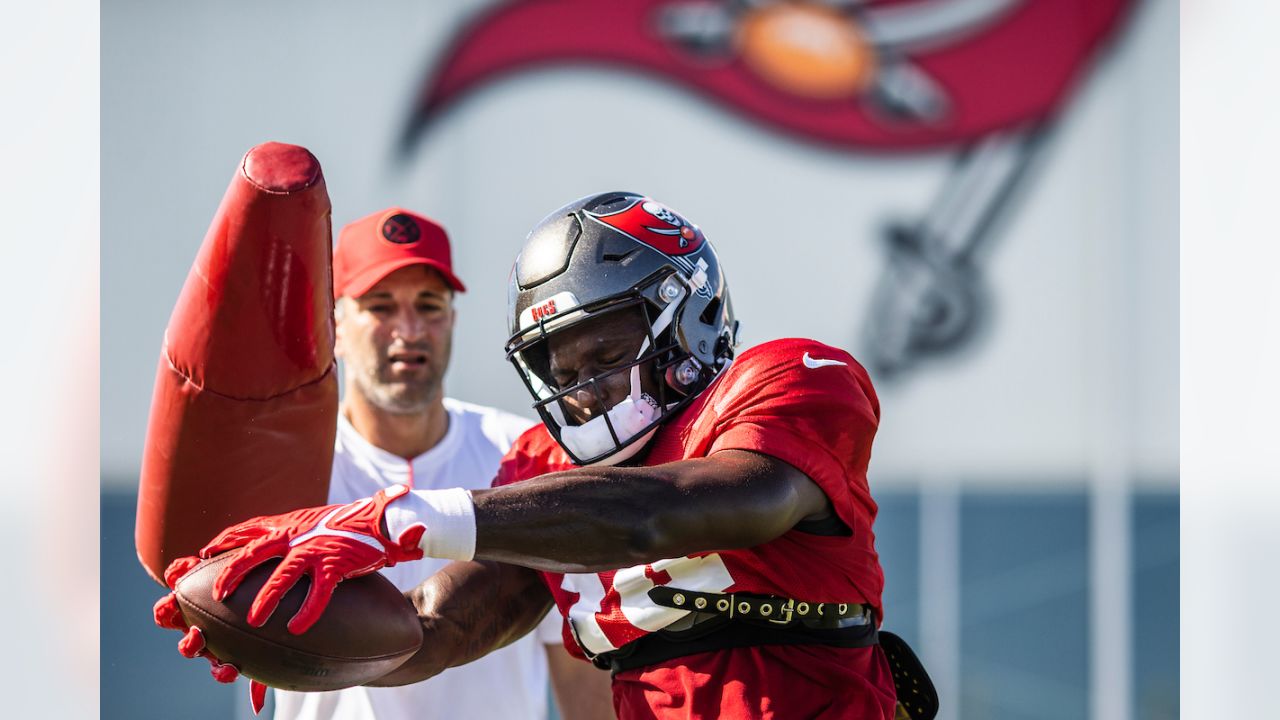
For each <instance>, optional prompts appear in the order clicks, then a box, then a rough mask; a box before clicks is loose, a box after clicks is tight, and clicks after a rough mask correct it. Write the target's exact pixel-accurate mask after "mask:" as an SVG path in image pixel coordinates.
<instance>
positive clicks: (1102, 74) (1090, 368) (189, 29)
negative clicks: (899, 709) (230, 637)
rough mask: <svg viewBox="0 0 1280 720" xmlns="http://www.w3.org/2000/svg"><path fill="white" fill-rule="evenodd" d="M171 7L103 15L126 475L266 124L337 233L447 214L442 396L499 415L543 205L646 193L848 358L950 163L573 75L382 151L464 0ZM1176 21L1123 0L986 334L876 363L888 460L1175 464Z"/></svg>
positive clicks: (115, 332)
mask: <svg viewBox="0 0 1280 720" xmlns="http://www.w3.org/2000/svg"><path fill="white" fill-rule="evenodd" d="M179 5H180V4H177V3H163V2H158V1H157V0H148V1H147V2H132V3H115V4H111V5H107V6H105V7H104V8H103V14H102V218H103V227H102V314H103V317H102V351H103V352H102V413H103V423H102V471H103V474H104V476H105V477H107V478H113V479H115V480H116V481H119V482H120V483H123V484H125V485H126V486H127V485H128V484H130V483H132V482H135V478H136V472H137V465H138V461H139V457H140V450H141V444H142V438H143V433H144V430H145V423H146V415H147V408H148V404H149V400H150V392H151V383H152V380H153V377H154V370H155V362H156V357H157V353H158V352H159V348H160V340H161V333H162V332H163V329H164V326H165V323H166V321H167V319H168V314H169V311H170V309H171V308H172V304H173V301H174V299H175V298H176V296H177V293H178V290H179V288H180V287H181V285H182V282H183V279H184V278H185V275H186V272H187V268H188V267H189V265H190V263H191V260H192V259H193V257H194V255H195V252H196V248H197V247H198V244H199V242H200V240H201V238H202V237H203V234H204V231H205V228H206V227H207V224H208V222H209V220H210V218H211V216H212V214H213V212H214V210H215V208H216V207H217V205H218V201H219V200H220V199H221V196H222V192H223V191H224V189H225V188H226V184H227V182H228V181H229V180H230V178H231V175H232V172H233V170H234V168H235V165H236V162H237V161H238V159H239V158H240V156H241V155H242V154H243V153H244V151H245V150H247V149H248V148H249V147H251V146H252V145H254V144H256V143H258V142H262V141H265V140H282V141H287V142H293V143H298V144H302V145H305V146H307V147H308V148H310V149H311V150H312V152H314V153H315V154H316V156H317V157H319V158H320V161H321V163H322V164H323V166H324V169H325V176H326V179H327V182H328V187H329V193H330V196H331V198H332V200H333V207H334V216H333V217H334V224H335V227H336V226H340V225H341V224H343V223H345V222H348V221H350V220H352V219H354V218H356V217H359V216H361V215H363V214H366V213H368V212H371V211H373V210H375V209H377V208H379V207H383V206H386V205H389V204H392V203H401V204H404V205H407V206H409V207H412V208H415V209H420V210H422V211H423V212H426V213H427V214H430V215H433V216H435V217H437V218H439V219H440V220H442V221H443V222H444V223H445V225H446V227H448V229H449V231H450V233H451V235H452V238H453V242H454V249H455V257H456V263H457V266H458V271H459V274H460V275H461V276H462V277H463V279H464V280H465V281H466V282H467V284H468V286H469V288H470V292H469V293H467V294H466V295H464V296H462V297H461V299H460V300H459V303H458V307H459V313H460V316H461V318H460V323H461V325H460V327H459V334H458V336H457V338H456V339H455V350H454V369H453V370H452V371H451V373H450V375H449V378H448V390H449V392H450V394H452V395H454V396H457V397H461V398H465V399H468V400H472V401H476V402H481V403H487V404H492V405H498V406H501V407H505V408H508V409H512V410H522V409H527V407H528V403H527V400H526V398H525V395H524V391H523V389H522V387H521V386H520V384H519V382H518V380H517V378H516V376H515V374H514V372H513V371H512V370H511V369H510V368H509V366H508V365H507V364H506V363H505V361H504V360H503V356H502V352H501V347H502V343H503V341H504V340H505V331H504V321H505V302H506V293H505V283H506V278H507V271H508V270H509V267H510V262H511V260H512V259H513V258H514V256H515V253H516V250H517V249H518V248H519V246H520V244H521V241H522V239H523V237H524V233H525V232H526V231H527V230H528V228H529V227H530V226H531V225H532V224H533V223H534V222H536V221H537V220H538V219H539V218H541V217H542V216H543V215H544V214H545V213H546V212H547V211H549V210H551V209H553V208H554V207H557V206H558V205H560V204H561V203H563V202H566V201H568V200H569V199H572V198H574V197H577V196H579V195H583V194H586V193H588V192H593V191H596V190H602V189H634V190H639V191H641V192H645V193H648V194H651V195H653V196H655V197H658V198H660V199H662V200H663V201H665V202H667V203H669V204H671V205H672V206H674V207H676V208H679V209H681V210H682V211H683V212H684V213H686V214H687V215H689V216H690V217H691V218H692V219H693V220H694V221H695V222H697V223H698V224H700V225H701V226H702V227H703V229H704V230H705V231H706V232H707V234H708V236H709V237H710V238H711V240H712V241H713V242H714V243H715V244H716V246H717V249H718V250H719V251H720V253H721V257H722V259H723V260H724V263H725V265H726V267H727V273H728V277H729V279H730V281H731V284H732V288H733V290H734V301H735V305H736V308H737V310H738V313H739V316H740V318H742V319H743V325H744V334H745V339H746V341H747V342H748V343H755V342H759V341H762V340H765V339H769V338H773V337H780V336H787V335H801V336H810V337H814V338H817V339H820V340H823V341H826V342H830V343H833V344H838V345H842V346H845V347H848V348H850V349H851V350H853V351H855V353H856V352H857V349H858V346H857V343H858V341H859V331H860V328H861V326H862V323H863V319H864V315H865V313H866V311H867V303H868V299H869V296H870V292H871V290H872V288H873V286H874V283H875V281H876V280H877V278H878V276H879V274H880V272H881V270H882V267H883V262H884V257H883V253H882V248H881V244H880V241H879V237H878V235H877V228H878V227H879V226H880V225H881V224H882V223H883V222H884V221H886V220H889V219H893V218H897V217H903V216H911V215H914V214H916V213H918V212H920V211H922V210H923V209H924V207H925V206H926V205H927V203H928V201H929V199H930V197H931V195H932V193H933V191H934V190H935V189H936V188H937V186H938V184H939V183H940V182H941V180H942V173H943V170H944V169H945V167H946V166H947V162H948V159H947V157H946V156H945V155H942V154H936V155H925V156H913V157H909V158H902V159H885V158H871V157H867V156H859V155H850V154H839V153H834V152H831V151H828V150H823V149H818V148H816V147H813V146H808V145H803V144H800V143H798V142H795V141H792V140H788V139H783V138H780V137H778V136H776V135H774V134H771V133H770V132H768V131H766V130H764V129H762V128H760V127H758V126H755V125H752V124H750V123H748V122H746V121H744V120H741V119H738V118H735V117H733V116H730V115H729V114H728V113H727V112H725V111H723V110H721V109H719V108H717V107H713V106H712V105H710V104H709V103H706V102H704V101H702V100H700V99H698V98H695V97H693V96H692V95H690V94H688V93H686V92H684V91H682V90H679V89H677V88H675V87H673V86H671V85H667V84H663V83H660V82H657V81H655V80H650V79H642V78H639V77H636V76H632V75H627V74H622V73H618V72H614V71H610V70H605V69H571V70H550V71H539V72H534V73H528V74H524V75H521V76H517V77H513V78H510V79H507V80H503V81H499V82H497V83H495V84H494V85H492V86H490V87H488V88H485V89H483V90H481V91H480V92H479V93H477V94H475V95H474V96H472V97H470V98H469V99H467V100H465V101H464V102H463V103H462V104H461V105H459V106H458V107H456V108H455V109H454V111H452V112H451V113H450V114H449V115H447V116H446V117H445V118H444V119H443V120H442V121H441V122H440V124H439V125H438V126H437V127H436V128H435V130H434V132H433V133H432V134H431V135H429V136H428V137H427V138H426V141H425V142H424V143H423V144H422V145H421V147H419V148H418V151H417V153H416V155H415V156H414V158H413V159H412V161H411V162H410V163H409V164H408V165H407V166H405V168H404V169H403V171H397V170H396V168H395V166H394V165H393V164H392V163H391V157H392V141H393V138H394V136H395V134H396V133H397V132H398V131H399V130H400V126H401V122H402V120H403V117H404V115H405V112H406V108H407V106H408V103H409V101H410V99H411V97H412V94H413V92H414V91H415V90H416V89H417V86H418V83H419V82H420V80H421V78H422V75H423V72H424V70H425V69H426V67H427V63H428V61H429V60H432V59H434V58H435V56H436V53H438V52H439V51H440V47H441V44H442V42H443V40H444V38H446V37H447V36H448V35H449V33H450V32H451V31H452V30H453V29H454V28H455V27H456V25H457V23H459V22H461V20H462V19H463V18H464V17H465V16H466V14H468V13H469V12H471V11H472V10H474V8H475V7H476V6H477V5H478V3H465V4H462V3H452V4H446V3H436V2H432V3H421V2H417V3H413V2H407V1H406V2H387V3H376V4H368V5H361V6H360V7H359V11H358V12H357V10H356V6H343V7H338V6H333V5H331V6H325V7H323V8H317V7H316V6H315V5H314V4H313V3H303V2H296V1H290V2H277V3H234V4H232V3H221V4H217V5H211V4H206V5H198V4H181V7H179ZM1177 22H1178V17H1177V7H1176V6H1175V5H1174V3H1172V2H1170V1H1168V0H1151V2H1148V3H1146V4H1145V5H1144V6H1142V7H1140V8H1139V12H1138V13H1137V14H1136V16H1135V18H1133V22H1132V23H1131V24H1130V27H1129V28H1128V33H1127V35H1126V36H1125V37H1124V38H1123V39H1122V40H1121V42H1120V43H1119V44H1118V46H1117V47H1115V48H1114V52H1112V53H1111V54H1110V55H1109V56H1108V57H1107V58H1106V59H1105V61H1104V62H1103V64H1102V66H1101V67H1100V68H1099V71H1098V72H1096V73H1094V74H1093V76H1092V77H1091V78H1090V79H1089V80H1088V81H1087V82H1086V83H1085V84H1084V86H1083V87H1082V90H1081V92H1080V94H1079V95H1078V97H1077V98H1076V100H1075V102H1074V103H1073V104H1072V105H1071V106H1070V107H1069V109H1068V112H1067V114H1066V115H1065V117H1064V118H1063V121H1062V123H1061V125H1060V127H1059V129H1058V131H1057V132H1056V135H1055V137H1054V138H1053V139H1052V140H1051V144H1050V146H1049V147H1048V148H1047V152H1046V154H1045V157H1044V162H1041V163H1040V164H1039V166H1038V169H1037V170H1036V171H1035V172H1033V173H1032V174H1031V176H1030V178H1029V180H1028V185H1027V187H1026V188H1024V191H1023V192H1022V193H1021V194H1022V196H1023V203H1022V204H1021V205H1019V206H1017V207H1016V208H1015V209H1014V212H1013V213H1012V215H1011V217H1010V218H1009V221H1008V222H1006V223H1004V224H1003V225H1002V226H1001V230H1000V232H999V235H998V237H996V238H995V241H994V242H993V243H992V244H991V245H990V246H989V251H988V252H986V253H985V255H986V258H987V261H986V262H985V263H984V265H985V269H986V273H987V274H986V278H987V281H988V283H989V289H990V292H991V297H992V298H993V299H994V303H993V305H992V307H991V310H992V312H993V317H992V322H991V324H990V327H989V331H988V332H987V333H985V334H984V335H983V336H982V337H981V338H979V340H978V341H977V342H976V343H974V345H973V346H972V347H971V348H970V349H969V350H968V351H967V352H965V353H962V354H961V355H960V356H958V357H957V358H955V359H953V360H950V361H947V362H944V363H931V364H929V365H927V366H925V367H923V368H922V369H921V370H920V371H919V372H916V373H914V374H913V375H911V376H910V377H909V378H908V379H907V380H906V381H905V382H902V383H897V384H893V385H889V384H883V383H882V384H881V385H880V391H881V401H882V405H883V409H884V413H883V414H884V422H883V425H882V430H881V434H880V436H879V438H878V440H877V446H876V451H875V454H874V460H873V466H872V467H873V471H874V472H875V473H876V474H877V476H878V477H881V478H884V479H886V480H890V479H892V480H897V479H905V480H911V479H914V478H917V477H929V476H937V475H939V474H948V475H952V476H958V477H961V478H972V479H977V480H988V481H989V480H992V479H995V480H1007V481H1011V482H1017V483H1019V484H1026V483H1033V482H1044V483H1056V482H1060V481H1067V482H1082V481H1083V480H1084V479H1085V477H1086V475H1088V474H1089V472H1090V469H1091V468H1092V467H1094V466H1095V465H1096V462H1097V458H1098V457H1099V455H1100V454H1108V453H1110V454H1115V453H1120V454H1122V455H1123V456H1124V457H1125V458H1126V466H1127V467H1130V468H1132V470H1133V472H1134V473H1135V474H1137V475H1139V476H1146V477H1155V478H1162V479H1163V480H1164V481H1165V482H1169V481H1176V475H1177V462H1178V460H1177V458H1178V452H1177V451H1178V446H1177V442H1178V440H1177V438H1178V436H1177V417H1178V386H1177V378H1178V360H1177V358H1178V325H1177V312H1178V284H1177V277H1178V256H1177V248H1178V235H1177V225H1176V214H1175V211H1176V208H1177V204H1176V202H1177V187H1178V178H1177V168H1178V164H1177V149H1176V148H1177V144H1176V139H1177V132H1178V128H1177V121H1176V117H1177V115H1176V107H1177V44H1176V38H1177ZM892 480H890V481H892Z"/></svg>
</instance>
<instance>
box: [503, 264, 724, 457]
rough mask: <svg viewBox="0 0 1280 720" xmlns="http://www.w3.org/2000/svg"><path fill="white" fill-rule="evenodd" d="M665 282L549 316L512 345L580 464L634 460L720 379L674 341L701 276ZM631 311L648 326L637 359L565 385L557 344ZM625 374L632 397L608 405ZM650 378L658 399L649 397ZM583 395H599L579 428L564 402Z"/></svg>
mask: <svg viewBox="0 0 1280 720" xmlns="http://www.w3.org/2000/svg"><path fill="white" fill-rule="evenodd" d="M661 280H662V281H661V283H659V281H658V280H656V279H655V280H654V281H653V282H652V283H650V284H648V285H646V286H644V287H640V288H636V289H634V290H633V291H631V292H629V293H625V294H623V295H621V296H614V297H612V298H608V299H607V300H605V301H602V302H599V303H594V304H588V305H583V306H580V307H574V308H571V309H569V310H567V311H565V312H563V313H558V314H554V315H552V316H550V317H543V318H541V319H539V321H538V322H537V324H536V325H535V326H533V327H531V328H529V329H528V330H526V331H525V332H523V333H520V334H518V335H516V336H515V337H513V338H512V339H511V340H510V341H509V342H508V344H507V349H508V351H507V358H508V359H509V360H510V361H511V362H512V364H513V365H515V367H516V371H517V372H519V374H520V377H521V378H522V379H523V380H524V382H525V385H526V387H528V389H529V391H530V393H532V394H533V396H534V400H535V402H534V405H533V407H534V409H535V410H537V412H538V414H539V415H540V416H541V417H542V420H543V422H544V423H545V424H546V426H547V429H548V430H549V431H550V432H551V435H552V436H553V437H554V438H555V439H556V441H557V442H558V443H559V444H560V445H561V446H562V447H563V448H564V449H565V451H566V452H567V453H568V454H569V456H570V458H571V459H572V460H573V461H574V462H575V463H577V464H579V465H616V464H618V463H621V462H623V461H625V460H628V459H630V458H631V457H633V456H635V454H636V453H638V452H640V451H641V450H642V449H643V448H644V447H645V446H646V445H647V444H648V441H649V440H650V439H651V438H652V437H653V435H654V434H655V433H656V432H657V429H658V426H659V425H661V424H662V423H663V422H664V421H666V420H667V419H668V418H670V417H671V416H672V415H673V414H675V413H676V412H678V411H679V410H681V409H683V408H684V406H685V405H687V404H688V403H689V401H691V400H692V399H693V398H694V397H695V396H696V395H697V394H698V392H700V391H701V390H702V389H703V388H704V387H705V386H706V384H707V383H708V382H709V381H710V379H711V377H713V376H714V372H706V369H704V368H703V367H702V365H701V364H700V363H699V362H698V361H697V360H696V359H694V358H693V357H692V356H690V355H689V353H687V352H685V351H684V350H683V349H682V348H681V347H680V344H679V342H678V341H677V340H676V333H675V327H676V323H675V322H674V319H675V318H676V317H678V315H679V313H680V312H681V311H682V310H683V309H684V306H685V303H686V300H687V299H688V297H689V292H690V289H691V288H694V289H696V282H697V281H698V280H697V278H695V279H694V280H692V281H690V280H685V279H684V278H683V277H682V276H681V275H679V274H676V273H672V274H669V275H667V276H666V277H665V278H662V279H661ZM655 286H656V288H655ZM655 290H656V291H655ZM647 295H649V296H653V297H656V298H658V299H659V302H661V301H662V300H665V301H666V302H665V307H662V308H661V309H658V308H657V307H656V306H655V303H654V301H653V300H652V299H651V298H650V297H646V296H647ZM628 312H632V313H636V312H638V313H641V314H642V317H643V324H644V327H645V335H644V337H643V339H642V340H641V343H640V347H639V350H638V351H637V352H636V354H635V356H634V357H633V358H631V359H629V360H628V361H627V362H626V363H624V364H622V365H619V366H617V367H614V368H610V369H608V370H607V371H604V372H602V373H599V374H598V375H595V376H593V377H590V378H588V379H587V380H585V381H583V382H579V383H576V384H574V385H572V386H570V387H565V388H559V387H558V386H557V383H556V381H555V379H554V377H553V376H552V373H551V369H550V365H551V363H550V341H551V339H552V338H553V337H554V336H555V335H556V334H557V333H563V332H566V331H567V330H569V329H570V328H573V327H578V326H580V325H581V324H583V323H587V322H591V323H595V322H610V318H618V317H620V316H621V315H622V314H623V313H628ZM620 373H626V374H627V383H628V387H629V392H628V394H627V396H626V397H625V398H623V399H622V400H621V401H619V402H617V403H616V404H614V405H613V406H612V407H610V406H608V404H607V399H606V396H605V392H604V391H603V390H602V388H601V385H602V384H603V383H605V382H606V381H607V380H608V379H609V378H612V377H613V376H615V375H618V374H620ZM645 376H647V377H648V378H649V380H650V382H649V383H648V385H649V387H651V388H653V389H654V392H655V393H656V395H657V397H654V396H653V395H651V394H649V393H648V392H645V389H644V386H645V383H644V382H643V381H642V378H643V377H645ZM583 390H587V391H589V392H590V395H591V396H592V397H593V398H594V408H593V412H592V413H591V415H592V417H591V418H590V419H589V420H587V421H586V422H584V423H582V424H575V423H574V421H573V420H572V419H571V418H572V416H573V415H572V413H571V412H569V411H568V410H567V409H566V407H565V405H564V403H565V401H566V398H568V397H570V396H573V395H576V394H578V393H581V392H582V391H583Z"/></svg>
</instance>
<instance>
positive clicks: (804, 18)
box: [737, 4, 876, 100]
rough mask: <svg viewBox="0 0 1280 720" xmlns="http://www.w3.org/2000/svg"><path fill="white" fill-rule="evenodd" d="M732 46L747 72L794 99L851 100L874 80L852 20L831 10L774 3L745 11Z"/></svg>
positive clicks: (870, 58) (870, 54)
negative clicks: (735, 44)
mask: <svg viewBox="0 0 1280 720" xmlns="http://www.w3.org/2000/svg"><path fill="white" fill-rule="evenodd" d="M737 41H738V47H739V49H740V51H741V52H742V57H743V59H744V60H745V61H746V63H747V65H748V66H749V67H750V68H751V69H752V70H754V71H755V72H756V73H757V74H759V75H760V76H761V77H763V78H764V79H765V80H766V81H768V82H769V83H771V84H773V85H776V86H778V87H779V88H782V89H783V90H786V91H788V92H791V93H793V94H796V95H801V96H804V97H809V98H814V99H822V100H835V99H839V98H844V97H852V96H854V95H856V94H857V93H859V92H861V91H862V90H864V89H866V87H867V86H868V85H869V84H870V82H871V80H872V78H874V77H875V70H876V57H875V51H874V49H873V48H872V47H871V44H870V43H868V42H867V39H866V37H865V36H864V35H863V33H862V32H861V31H860V30H859V29H858V27H857V26H856V25H855V24H854V22H853V20H852V19H850V18H848V17H846V16H844V15H842V14H840V13H839V12H837V11H836V10H834V9H832V8H828V7H821V6H817V5H810V4H778V5H770V6H767V7H763V8H759V9H755V10H751V11H750V12H748V13H747V14H746V15H745V16H744V17H743V18H742V21H741V23H740V25H739V26H738V33H737Z"/></svg>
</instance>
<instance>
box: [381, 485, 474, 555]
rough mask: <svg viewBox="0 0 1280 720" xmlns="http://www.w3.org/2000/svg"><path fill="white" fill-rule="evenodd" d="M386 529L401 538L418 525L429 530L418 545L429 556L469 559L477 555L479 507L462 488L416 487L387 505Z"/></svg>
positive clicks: (392, 535)
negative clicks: (477, 509)
mask: <svg viewBox="0 0 1280 720" xmlns="http://www.w3.org/2000/svg"><path fill="white" fill-rule="evenodd" d="M386 520H387V530H388V532H390V534H391V537H393V538H399V537H400V536H401V535H403V534H404V533H405V532H406V531H408V530H409V529H410V528H412V527H413V526H415V525H423V526H425V527H426V529H427V530H426V532H424V533H422V539H421V540H420V541H419V542H418V547H420V548H422V553H423V554H424V555H426V556H427V557H433V558H443V559H445V560H470V559H471V558H473V557H475V554H476V508H475V505H474V504H472V502H471V493H469V492H467V491H466V490H463V489H462V488H451V489H449V490H414V491H413V492H410V493H408V494H406V495H404V496H403V497H399V498H396V499H395V500H394V501H392V502H391V503H389V504H388V505H387V509H386Z"/></svg>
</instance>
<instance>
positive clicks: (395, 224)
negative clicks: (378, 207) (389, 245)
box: [382, 213, 422, 245]
mask: <svg viewBox="0 0 1280 720" xmlns="http://www.w3.org/2000/svg"><path fill="white" fill-rule="evenodd" d="M382 237H383V239H385V240H387V241H388V242H393V243H396V244H397V245H409V244H411V243H416V242H418V240H419V239H421V237H422V231H421V230H419V229H418V223H416V222H414V220H413V218H411V217H409V216H408V215H405V214H404V213H396V214H395V215H392V216H391V217H389V218H387V219H386V221H385V222H383V223H382Z"/></svg>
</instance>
